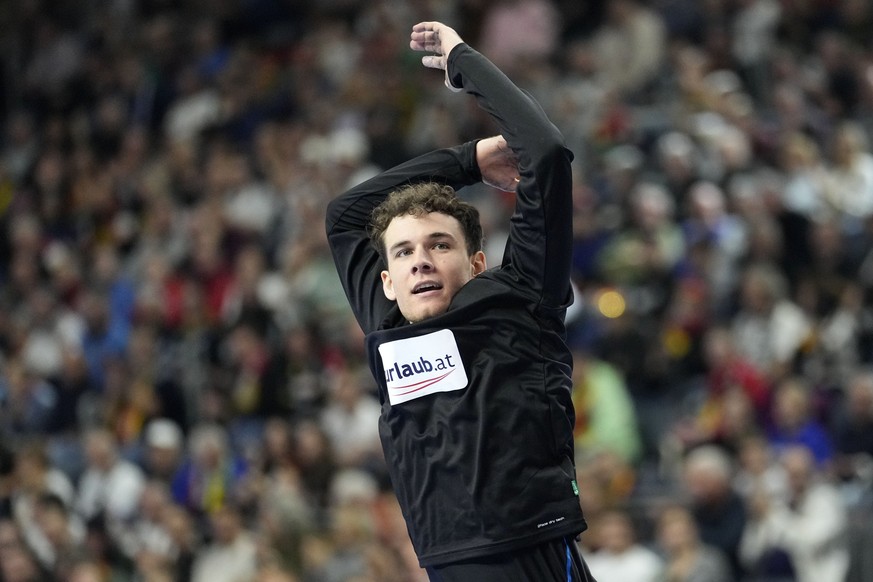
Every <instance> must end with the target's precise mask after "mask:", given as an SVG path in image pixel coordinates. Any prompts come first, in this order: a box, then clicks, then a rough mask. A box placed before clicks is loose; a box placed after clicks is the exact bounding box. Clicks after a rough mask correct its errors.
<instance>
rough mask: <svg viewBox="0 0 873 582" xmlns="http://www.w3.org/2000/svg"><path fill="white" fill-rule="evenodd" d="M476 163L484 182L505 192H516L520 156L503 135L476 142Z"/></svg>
mask: <svg viewBox="0 0 873 582" xmlns="http://www.w3.org/2000/svg"><path fill="white" fill-rule="evenodd" d="M476 163H477V164H478V165H479V172H480V173H481V174H482V182H484V183H485V184H488V185H489V186H493V187H494V188H499V189H500V190H503V191H504V192H515V189H516V187H517V186H518V181H519V175H518V157H517V156H516V155H515V152H513V151H512V149H510V147H509V145H507V143H506V140H505V139H503V136H502V135H497V136H494V137H489V138H487V139H482V140H479V141H478V142H476Z"/></svg>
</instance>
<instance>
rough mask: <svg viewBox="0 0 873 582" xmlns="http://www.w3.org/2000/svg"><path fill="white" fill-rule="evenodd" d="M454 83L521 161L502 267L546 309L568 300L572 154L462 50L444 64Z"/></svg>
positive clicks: (518, 95)
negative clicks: (467, 94)
mask: <svg viewBox="0 0 873 582" xmlns="http://www.w3.org/2000/svg"><path fill="white" fill-rule="evenodd" d="M448 71H449V78H450V81H451V83H452V84H453V85H454V86H456V87H463V89H464V90H465V91H466V92H467V93H469V94H470V95H472V96H474V97H475V98H476V100H477V102H478V104H479V107H481V108H482V109H484V110H485V111H486V112H487V113H488V114H489V115H490V116H491V117H492V119H494V121H495V122H496V123H497V125H498V127H499V128H500V133H501V134H502V135H503V137H504V138H505V139H506V142H507V144H508V145H509V147H510V148H512V150H513V151H514V153H515V154H516V155H517V156H518V159H519V173H520V181H519V184H518V188H517V190H516V201H515V211H514V213H513V215H512V218H511V220H510V225H509V239H508V242H507V245H506V249H505V252H504V256H503V264H502V266H503V268H504V270H508V271H509V272H511V273H512V274H513V275H514V276H515V277H517V279H518V287H519V288H520V289H523V290H526V291H527V292H529V293H534V294H536V297H535V298H534V299H535V300H536V301H537V302H538V304H540V305H541V306H543V307H547V308H561V307H567V306H568V305H569V304H570V302H571V300H572V291H571V288H570V268H571V258H572V217H573V212H572V210H573V209H572V170H571V162H572V160H573V154H572V153H571V152H570V150H568V149H567V148H566V147H565V145H564V138H563V136H562V135H561V133H560V131H558V129H557V128H556V127H555V126H554V124H552V122H551V121H550V120H549V119H548V117H547V116H546V114H545V112H544V111H543V110H542V108H541V107H540V105H539V104H538V103H537V102H536V101H535V100H534V99H533V98H532V97H531V96H530V95H528V94H527V93H525V92H524V91H522V90H521V89H519V88H517V87H516V86H515V85H514V84H513V83H512V81H510V80H509V79H508V78H507V77H506V75H504V74H503V73H502V72H501V71H500V70H499V69H498V68H497V67H496V66H495V65H494V64H492V63H491V62H490V61H489V60H488V59H486V58H485V57H483V56H482V55H480V54H479V53H478V52H476V51H475V50H473V49H472V48H470V47H469V46H468V45H466V44H461V45H458V46H456V47H455V48H454V49H453V50H452V52H451V54H450V55H449V60H448Z"/></svg>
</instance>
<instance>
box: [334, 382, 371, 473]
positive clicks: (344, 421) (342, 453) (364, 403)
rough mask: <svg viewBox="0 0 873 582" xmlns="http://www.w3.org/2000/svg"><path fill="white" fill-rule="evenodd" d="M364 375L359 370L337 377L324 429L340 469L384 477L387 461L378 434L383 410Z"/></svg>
mask: <svg viewBox="0 0 873 582" xmlns="http://www.w3.org/2000/svg"><path fill="white" fill-rule="evenodd" d="M364 373H365V372H364V371H359V370H355V369H344V370H338V371H337V372H335V373H334V375H333V378H332V380H333V381H332V382H331V384H332V386H331V388H330V398H329V400H328V403H327V406H325V409H324V412H323V413H322V415H321V426H322V428H323V429H324V432H325V434H326V435H327V438H328V439H329V441H330V445H331V448H332V450H333V454H334V458H335V459H336V461H337V463H339V464H340V466H344V467H358V468H368V469H370V470H373V471H376V472H379V473H382V472H383V471H384V468H382V469H381V470H380V468H381V467H382V465H383V464H384V461H382V444H381V441H380V440H379V430H378V419H379V414H380V411H381V406H380V405H379V402H378V401H377V400H376V397H375V396H373V394H372V393H371V392H370V391H368V390H367V386H368V384H367V383H366V381H365V378H367V376H365V375H364Z"/></svg>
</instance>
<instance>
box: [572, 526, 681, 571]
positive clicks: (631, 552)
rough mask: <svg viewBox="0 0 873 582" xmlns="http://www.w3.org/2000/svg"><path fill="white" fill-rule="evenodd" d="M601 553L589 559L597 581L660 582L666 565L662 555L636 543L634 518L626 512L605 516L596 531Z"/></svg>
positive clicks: (597, 543)
mask: <svg viewBox="0 0 873 582" xmlns="http://www.w3.org/2000/svg"><path fill="white" fill-rule="evenodd" d="M595 535H596V538H597V539H596V541H595V542H594V544H595V546H596V547H597V550H595V551H594V552H593V553H589V554H588V557H587V558H586V560H587V562H588V567H589V568H590V569H591V574H593V575H594V577H595V579H597V580H634V581H637V582H657V581H658V580H660V579H661V575H662V573H663V570H664V563H663V560H662V559H661V557H660V556H658V554H656V553H655V552H654V551H653V550H651V549H649V548H648V547H646V546H644V545H642V544H640V543H638V542H637V540H636V533H635V531H634V525H633V522H632V521H631V518H630V516H629V515H628V514H627V513H625V512H622V511H609V512H607V513H606V514H604V515H601V516H600V518H599V519H598V521H597V526H596V530H595Z"/></svg>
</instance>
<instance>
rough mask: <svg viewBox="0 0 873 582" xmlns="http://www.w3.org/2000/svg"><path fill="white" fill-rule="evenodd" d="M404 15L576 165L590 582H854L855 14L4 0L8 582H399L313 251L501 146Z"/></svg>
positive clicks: (2, 296)
mask: <svg viewBox="0 0 873 582" xmlns="http://www.w3.org/2000/svg"><path fill="white" fill-rule="evenodd" d="M421 20H441V21H443V22H446V23H447V24H449V25H451V26H453V27H454V28H455V29H456V30H458V32H459V33H460V34H461V36H462V37H463V38H464V39H465V40H466V41H468V42H469V43H470V44H471V45H473V46H474V47H475V48H477V49H478V50H480V52H482V53H484V54H485V55H486V56H488V57H489V58H491V59H492V60H493V61H494V62H495V63H497V64H498V65H499V66H501V67H502V68H503V69H504V71H506V72H507V74H509V75H510V77H512V78H513V80H514V81H516V83H517V84H519V85H520V86H522V87H524V88H525V89H526V90H528V91H529V92H531V93H532V94H533V95H534V96H535V97H536V98H537V99H538V100H539V101H540V102H541V103H542V104H543V106H544V108H545V109H546V111H547V112H548V114H549V116H550V117H551V118H552V120H553V121H554V122H555V124H556V125H557V126H558V127H559V128H560V129H561V130H562V131H563V133H564V135H565V138H566V141H567V145H568V147H570V149H572V150H573V152H574V154H575V161H574V181H575V185H574V212H575V215H574V231H575V232H574V262H573V277H574V285H575V292H576V302H575V305H574V307H573V308H572V309H571V311H570V313H569V315H568V331H569V342H570V345H571V347H572V349H573V352H574V359H575V362H576V365H575V371H574V378H573V384H574V387H573V390H574V394H573V396H574V402H575V403H576V407H577V418H576V427H575V429H576V430H575V432H576V441H577V468H578V472H579V477H580V479H579V481H580V489H581V503H582V505H583V507H584V509H585V511H586V515H587V516H588V518H589V522H590V526H591V528H590V530H589V531H588V532H587V533H585V534H584V535H583V536H582V538H581V541H580V545H581V546H582V550H583V553H584V555H585V556H586V557H587V559H588V560H589V561H590V563H591V567H592V570H593V571H594V574H595V576H596V577H598V579H599V580H601V581H609V580H638V581H655V580H659V581H670V582H691V581H695V580H705V581H707V582H719V581H722V580H724V581H731V580H734V581H738V582H752V581H759V582H764V581H771V582H788V581H798V582H805V581H812V580H815V581H816V582H841V581H844V580H846V581H850V582H855V581H859V582H861V581H869V580H873V557H871V555H870V553H869V548H870V547H873V546H871V544H873V531H871V528H873V525H871V524H873V490H871V481H873V371H871V370H873V368H871V363H873V303H871V299H873V155H871V151H870V145H869V142H870V139H871V137H873V134H871V132H873V42H871V36H870V30H873V8H871V6H870V3H868V2H866V1H865V0H843V1H837V0H805V1H797V0H703V1H698V0H652V1H649V2H645V1H642V0H599V1H579V0H576V1H570V0H500V1H489V0H442V1H436V0H412V1H406V2H401V1H399V0H372V1H369V2H362V1H356V0H320V1H319V2H305V1H303V0H214V1H213V0H210V1H206V0H190V1H185V0H81V1H75V2H74V1H67V0H56V1H49V0H21V1H18V2H12V1H9V0H7V1H3V2H0V582H31V581H48V580H64V581H66V580H70V581H74V582H110V581H111V582H115V581H124V580H131V581H148V582H164V581H180V582H181V581H189V580H193V581H196V582H199V581H203V580H208V581H209V582H243V581H253V580H257V581H266V582H420V581H425V580H426V576H424V575H423V572H422V571H421V570H420V569H419V568H418V566H417V562H416V559H415V556H414V553H413V552H412V549H411V547H410V545H409V541H408V538H407V536H406V531H405V526H404V523H403V519H402V516H401V515H400V512H399V509H398V507H397V504H396V500H395V499H394V497H393V495H392V493H391V488H390V484H389V483H388V480H387V477H386V472H385V468H384V461H383V459H382V456H381V449H380V445H379V442H378V434H377V427H376V422H377V418H378V415H379V408H380V405H379V401H378V396H377V394H376V392H375V385H374V383H373V381H372V379H371V377H370V375H369V371H368V369H367V367H366V364H365V360H364V354H363V346H362V334H361V331H360V329H359V328H358V326H357V324H356V323H355V321H354V319H353V318H352V316H351V312H350V310H349V308H348V306H347V304H346V300H345V298H344V296H343V293H342V290H341V288H340V285H339V280H338V278H337V276H336V274H335V272H334V268H333V264H332V262H331V260H330V257H329V254H328V252H327V249H326V244H325V236H324V226H323V224H324V209H325V205H326V203H327V202H328V201H329V200H330V199H332V198H333V197H335V196H337V195H338V194H340V193H341V192H342V191H344V190H345V189H346V188H348V187H350V186H352V185H355V184H357V183H358V182H360V181H362V180H364V179H365V178H367V177H370V176H372V175H373V174H374V173H376V172H378V171H380V170H381V169H385V168H387V167H390V166H392V165H394V164H396V163H399V162H401V161H404V160H406V159H408V158H409V157H411V156H414V155H417V154H419V153H423V152H425V151H428V150H430V149H433V148H437V147H444V146H450V145H454V144H456V143H460V142H463V141H466V140H470V139H475V138H478V137H484V136H488V135H492V134H493V133H494V132H495V128H494V127H493V126H492V124H491V121H490V119H488V117H487V116H486V115H484V114H483V113H482V112H481V111H479V110H478V109H477V108H476V105H475V102H474V101H473V100H472V99H469V98H465V97H462V96H457V95H455V94H452V93H450V92H449V91H447V90H445V87H444V86H443V84H442V83H443V77H442V75H440V74H438V73H437V72H434V71H433V70H429V69H424V68H423V67H422V66H421V65H420V60H419V59H420V54H418V53H413V52H412V51H410V50H409V48H408V36H409V30H410V28H411V26H412V24H414V23H416V22H418V21H421ZM464 195H465V196H467V197H468V198H470V199H471V200H474V201H476V202H477V203H478V204H479V206H480V208H481V209H482V214H483V221H484V226H485V232H486V238H487V241H486V242H487V254H488V256H489V263H490V264H492V265H496V264H498V263H499V260H500V257H501V256H502V246H503V243H504V241H505V237H506V230H505V227H506V224H507V220H508V218H509V216H510V215H511V213H512V204H513V200H512V197H511V196H508V195H506V194H505V193H501V192H498V191H494V190H491V189H489V188H487V187H485V186H482V185H480V186H476V187H470V188H468V189H466V190H465V192H464Z"/></svg>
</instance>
